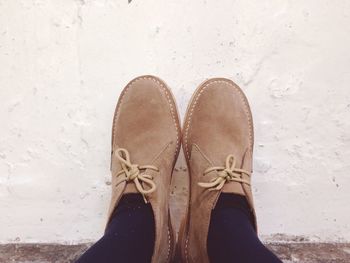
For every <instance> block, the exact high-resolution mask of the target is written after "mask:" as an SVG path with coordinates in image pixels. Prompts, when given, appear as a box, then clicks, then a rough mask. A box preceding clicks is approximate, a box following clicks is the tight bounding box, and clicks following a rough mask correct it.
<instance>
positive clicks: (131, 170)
mask: <svg viewBox="0 0 350 263" xmlns="http://www.w3.org/2000/svg"><path fill="white" fill-rule="evenodd" d="M115 155H116V157H117V158H118V160H119V162H120V165H121V168H122V169H121V170H120V171H119V172H117V174H116V176H117V177H119V176H120V175H122V174H124V176H125V177H124V178H122V179H121V180H120V181H119V182H118V183H117V185H119V184H120V183H122V182H129V181H133V182H134V184H135V186H136V189H137V191H139V192H140V193H141V194H142V196H143V199H144V200H145V202H146V203H147V199H146V194H150V193H153V192H154V191H155V190H156V188H157V186H156V184H155V183H154V182H153V177H152V176H151V175H149V174H145V173H141V171H143V170H147V169H149V170H153V171H156V172H158V171H159V169H158V168H157V167H155V166H153V165H138V164H133V163H131V160H130V154H129V152H128V151H127V150H126V149H123V148H118V149H117V150H116V152H115ZM143 185H147V186H148V189H146V188H144V186H143Z"/></svg>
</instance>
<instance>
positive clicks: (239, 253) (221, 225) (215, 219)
mask: <svg viewBox="0 0 350 263" xmlns="http://www.w3.org/2000/svg"><path fill="white" fill-rule="evenodd" d="M208 255H209V258H210V262H211V263H225V262H230V263H232V262H237V263H281V262H282V261H281V260H279V259H278V258H277V257H276V256H275V255H274V254H273V253H272V252H271V251H270V250H268V249H267V248H266V247H265V246H264V245H263V244H262V243H261V241H260V240H259V238H258V236H257V234H256V233H255V231H254V227H253V223H252V215H251V213H250V210H249V206H248V203H247V201H246V199H245V197H244V196H240V195H235V194H225V193H223V194H221V195H220V197H219V200H218V202H217V204H216V206H215V208H214V210H213V211H212V215H211V221H210V227H209V234H208Z"/></svg>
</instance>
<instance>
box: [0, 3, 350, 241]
mask: <svg viewBox="0 0 350 263" xmlns="http://www.w3.org/2000/svg"><path fill="white" fill-rule="evenodd" d="M349 48H350V1H348V0H332V1H330V0H329V1H326V0H308V1H304V0H295V1H287V0H250V1H246V0H235V1H234V0H202V1H199V0H198V1H197V0H196V1H188V0H177V1H160V0H158V1H156V0H133V1H132V2H131V3H130V4H128V1H127V0H76V1H74V0H0V123H1V126H0V127H1V129H0V228H1V230H0V242H3V243H6V242H81V241H87V240H95V239H97V238H98V237H99V236H100V235H101V233H102V231H103V227H104V222H105V216H106V210H107V206H108V202H109V186H107V185H106V182H107V181H108V180H109V151H110V132H111V121H112V115H113V111H114V107H115V103H116V100H117V97H118V95H119V93H120V91H121V89H122V88H123V87H124V86H125V84H126V83H127V82H128V81H129V80H131V79H132V78H133V77H135V76H137V75H141V74H147V73H149V74H155V75H158V76H160V77H161V78H163V79H164V80H166V82H167V83H168V84H169V86H170V87H172V89H173V92H174V94H175V96H176V98H177V100H178V104H179V108H180V111H181V114H182V116H183V114H184V112H185V107H186V106H187V102H188V100H189V98H190V96H191V94H192V92H193V90H194V89H195V88H196V86H197V85H198V84H199V83H200V82H202V81H203V80H204V79H205V78H208V77H214V76H224V77H229V78H232V79H233V80H234V81H235V82H237V83H238V84H239V85H240V86H241V87H242V88H243V89H244V91H245V92H246V94H247V96H248V99H249V100H250V103H251V107H252V111H253V115H254V120H255V132H256V148H255V163H254V166H255V174H254V180H253V182H254V193H255V198H256V205H257V212H258V216H259V225H260V232H261V234H262V235H263V237H264V238H265V239H278V238H280V239H282V240H285V239H289V238H291V236H294V235H295V236H305V239H306V240H311V241H350V206H349V201H350V164H349V160H350V85H349V83H350V51H349ZM278 233H280V234H282V235H279V236H278V235H277V236H276V235H275V234H278Z"/></svg>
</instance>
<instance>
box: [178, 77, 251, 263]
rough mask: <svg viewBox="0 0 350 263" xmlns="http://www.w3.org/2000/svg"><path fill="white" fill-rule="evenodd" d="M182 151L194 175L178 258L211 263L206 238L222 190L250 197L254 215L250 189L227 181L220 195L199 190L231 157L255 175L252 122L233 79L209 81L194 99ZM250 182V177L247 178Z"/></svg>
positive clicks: (186, 260)
mask: <svg viewBox="0 0 350 263" xmlns="http://www.w3.org/2000/svg"><path fill="white" fill-rule="evenodd" d="M183 129H184V130H183V147H184V152H185V157H186V160H187V164H188V165H189V171H190V200H189V208H188V211H187V217H186V218H185V220H184V222H183V225H182V229H181V230H180V237H179V251H178V252H179V254H180V257H181V259H182V260H183V261H184V262H201V263H206V262H209V258H208V255H207V236H208V229H209V224H210V216H211V210H212V209H213V208H214V207H215V203H216V200H217V199H218V197H219V195H220V193H221V191H222V192H228V193H236V194H240V195H245V196H246V198H247V200H248V203H249V204H250V206H251V209H252V212H253V214H254V215H255V213H254V208H253V207H254V206H253V198H252V192H251V187H250V186H249V185H247V184H243V183H239V182H234V181H226V183H225V185H224V187H223V188H222V189H221V190H220V191H218V190H214V191H210V190H209V189H206V188H203V187H200V186H199V185H198V183H199V182H205V183H207V182H210V181H211V180H212V179H215V178H216V177H217V176H218V173H217V172H216V171H212V172H210V173H208V174H206V175H204V174H203V173H204V171H205V170H206V169H207V168H209V167H213V166H224V165H225V159H226V158H227V156H228V155H230V154H232V155H233V156H234V157H235V159H236V168H241V169H244V170H247V171H249V172H251V171H252V152H253V141H254V139H253V123H252V116H251V112H250V108H249V105H248V102H247V99H246V97H245V95H244V94H243V92H242V91H241V89H240V88H239V87H238V86H237V85H236V84H234V83H233V82H232V81H231V80H228V79H222V78H216V79H210V80H208V81H206V82H204V83H203V84H202V85H201V86H200V87H199V88H198V89H197V91H196V92H195V94H194V95H193V97H192V99H191V102H190V105H189V106H188V109H187V113H186V117H185V124H184V127H183ZM241 178H242V179H244V180H247V181H250V176H248V175H246V174H242V176H241Z"/></svg>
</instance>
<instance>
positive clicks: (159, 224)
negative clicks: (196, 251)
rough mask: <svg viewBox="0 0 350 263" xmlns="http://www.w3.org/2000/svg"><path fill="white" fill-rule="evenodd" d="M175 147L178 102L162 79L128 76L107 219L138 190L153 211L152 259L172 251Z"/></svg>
mask: <svg viewBox="0 0 350 263" xmlns="http://www.w3.org/2000/svg"><path fill="white" fill-rule="evenodd" d="M179 147H180V125H179V119H178V113H177V108H176V104H175V101H174V99H173V96H172V94H171V92H170V90H169V89H168V87H167V86H166V84H165V83H164V82H163V81H161V80H160V79H158V78H156V77H153V76H142V77H138V78H136V79H134V80H132V81H131V82H130V83H129V84H128V85H127V86H126V87H125V88H124V90H123V92H122V93H121V95H120V98H119V101H118V104H117V107H116V110H115V115H114V121H113V132H112V156H111V171H112V199H111V204H110V209H109V217H108V218H109V219H108V222H109V221H110V219H111V215H112V213H113V211H114V210H115V208H116V207H117V205H118V202H119V200H120V198H121V196H122V195H123V194H126V193H140V194H142V195H143V198H144V200H145V202H149V203H150V204H151V206H152V209H153V214H154V220H155V246H154V251H153V256H152V262H154V263H159V262H161V263H163V262H170V261H171V260H172V258H173V254H174V238H175V237H174V233H173V229H172V226H171V222H170V216H169V193H170V182H171V174H172V171H173V168H174V165H175V161H176V158H177V155H178V152H179ZM107 224H108V223H107ZM135 253H137V251H135Z"/></svg>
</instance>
